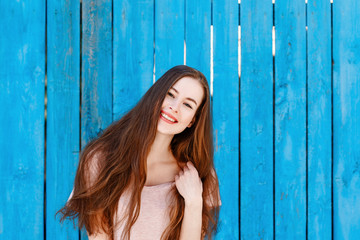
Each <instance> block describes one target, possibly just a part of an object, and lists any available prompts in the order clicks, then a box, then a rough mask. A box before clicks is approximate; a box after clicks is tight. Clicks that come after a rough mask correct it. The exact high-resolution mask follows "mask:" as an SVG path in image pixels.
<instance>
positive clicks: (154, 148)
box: [147, 133, 174, 164]
mask: <svg viewBox="0 0 360 240" xmlns="http://www.w3.org/2000/svg"><path fill="white" fill-rule="evenodd" d="M173 137H174V135H166V134H161V133H157V134H156V136H155V140H154V142H153V144H152V145H151V148H150V152H149V154H148V156H147V163H148V164H149V163H157V162H168V161H174V159H173V156H172V153H171V150H170V143H171V140H172V138H173Z"/></svg>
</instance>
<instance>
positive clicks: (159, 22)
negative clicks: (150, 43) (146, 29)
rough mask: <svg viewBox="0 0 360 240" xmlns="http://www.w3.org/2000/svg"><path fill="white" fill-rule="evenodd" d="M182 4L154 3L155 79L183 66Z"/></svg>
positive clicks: (183, 31)
mask: <svg viewBox="0 0 360 240" xmlns="http://www.w3.org/2000/svg"><path fill="white" fill-rule="evenodd" d="M184 2H185V0H178V1H172V0H162V1H155V29H154V31H155V79H158V78H159V77H161V76H162V75H163V74H164V73H165V72H166V71H167V70H169V69H170V68H172V67H173V66H176V65H181V64H184V34H185V25H184V21H185V20H184V11H185V4H184Z"/></svg>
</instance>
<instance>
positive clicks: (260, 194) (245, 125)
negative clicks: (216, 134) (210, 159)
mask: <svg viewBox="0 0 360 240" xmlns="http://www.w3.org/2000/svg"><path fill="white" fill-rule="evenodd" d="M240 16H241V61H242V64H241V88H240V89H241V94H240V95H241V99H240V104H241V138H240V139H241V144H240V146H241V173H240V176H241V187H240V188H241V230H240V232H241V239H273V238H274V234H273V230H274V221H273V203H274V202H273V56H272V42H271V41H269V40H270V39H271V36H272V26H273V23H272V18H273V6H272V3H271V1H267V3H266V4H265V3H264V4H259V2H257V1H243V2H242V4H241V14H240Z"/></svg>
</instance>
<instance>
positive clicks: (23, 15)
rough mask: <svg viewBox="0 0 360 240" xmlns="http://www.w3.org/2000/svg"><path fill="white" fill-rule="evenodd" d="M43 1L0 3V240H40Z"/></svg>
mask: <svg viewBox="0 0 360 240" xmlns="http://www.w3.org/2000/svg"><path fill="white" fill-rule="evenodd" d="M45 12H46V11H45V1H44V0H33V1H30V0H29V1H25V0H24V1H0V15H1V18H0V33H1V36H0V110H1V113H0V125H1V127H0V171H1V173H0V239H29V240H30V239H43V238H44V163H45V162H44V149H45V146H44V144H45V132H44V124H45V118H44V109H45V106H44V99H45V96H44V95H45Z"/></svg>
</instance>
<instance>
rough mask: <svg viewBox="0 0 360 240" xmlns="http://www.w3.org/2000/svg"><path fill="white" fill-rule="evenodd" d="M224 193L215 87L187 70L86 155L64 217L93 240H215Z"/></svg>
mask: <svg viewBox="0 0 360 240" xmlns="http://www.w3.org/2000/svg"><path fill="white" fill-rule="evenodd" d="M218 188H219V185H218V180H217V176H216V172H215V170H214V164H213V143H212V121H211V114H210V94H209V86H208V83H207V80H206V78H205V77H204V75H203V74H202V73H201V72H199V71H197V70H195V69H193V68H190V67H188V66H183V65H181V66H176V67H173V68H172V69H170V70H169V71H167V72H166V73H165V74H164V75H163V76H162V77H161V78H160V79H159V80H158V81H156V83H155V84H154V85H153V86H152V87H151V88H150V89H149V90H148V91H147V92H146V94H145V95H144V96H143V97H142V99H141V100H140V101H139V103H138V104H137V105H136V106H135V107H134V108H133V109H132V110H130V111H129V112H128V113H127V114H126V115H125V116H123V117H122V118H121V119H119V120H118V121H116V122H114V123H112V124H111V125H110V126H109V127H108V128H107V129H106V130H105V131H104V132H103V134H102V135H100V136H99V137H97V138H96V139H93V140H92V141H90V142H89V143H88V145H87V146H86V147H85V148H84V149H83V151H82V153H81V156H80V161H79V166H78V170H77V174H76V178H75V184H74V189H73V192H72V195H71V197H70V198H69V200H68V202H67V203H66V205H65V206H64V207H63V208H62V209H60V210H59V213H61V214H62V220H64V219H65V218H71V219H74V218H78V223H79V226H80V227H85V228H86V230H87V232H88V235H89V239H90V240H91V239H201V238H204V237H205V236H207V237H208V239H211V238H212V236H213V234H214V233H215V231H216V227H217V219H218V213H219V207H220V205H221V201H220V196H219V189H218Z"/></svg>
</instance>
